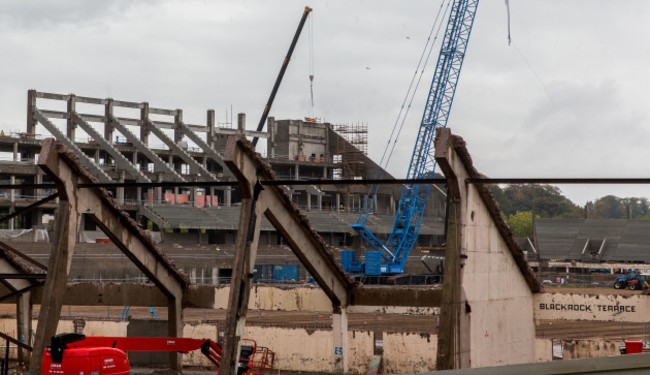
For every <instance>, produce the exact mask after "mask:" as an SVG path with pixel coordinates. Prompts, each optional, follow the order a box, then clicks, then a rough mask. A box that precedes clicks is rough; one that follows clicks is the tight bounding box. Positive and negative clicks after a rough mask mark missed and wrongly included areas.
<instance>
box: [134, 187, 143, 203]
mask: <svg viewBox="0 0 650 375" xmlns="http://www.w3.org/2000/svg"><path fill="white" fill-rule="evenodd" d="M135 195H137V197H136V198H135V200H136V201H137V202H138V204H140V202H142V188H141V187H138V188H135Z"/></svg>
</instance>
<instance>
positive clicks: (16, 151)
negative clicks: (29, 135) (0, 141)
mask: <svg viewBox="0 0 650 375" xmlns="http://www.w3.org/2000/svg"><path fill="white" fill-rule="evenodd" d="M14 161H20V159H19V158H18V142H14Z"/></svg>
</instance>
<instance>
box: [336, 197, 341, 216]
mask: <svg viewBox="0 0 650 375" xmlns="http://www.w3.org/2000/svg"><path fill="white" fill-rule="evenodd" d="M336 212H341V194H339V193H336Z"/></svg>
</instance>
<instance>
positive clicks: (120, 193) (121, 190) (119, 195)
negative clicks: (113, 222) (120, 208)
mask: <svg viewBox="0 0 650 375" xmlns="http://www.w3.org/2000/svg"><path fill="white" fill-rule="evenodd" d="M125 177H126V172H125V171H120V179H119V182H120V183H121V184H123V183H124V178H125ZM116 193H117V203H118V204H124V188H123V187H118V188H117V189H116Z"/></svg>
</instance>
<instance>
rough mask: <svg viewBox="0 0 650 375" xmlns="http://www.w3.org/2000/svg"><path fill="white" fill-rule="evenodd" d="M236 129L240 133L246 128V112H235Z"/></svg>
mask: <svg viewBox="0 0 650 375" xmlns="http://www.w3.org/2000/svg"><path fill="white" fill-rule="evenodd" d="M237 130H239V132H240V133H243V132H244V130H246V114H245V113H238V114H237Z"/></svg>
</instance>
